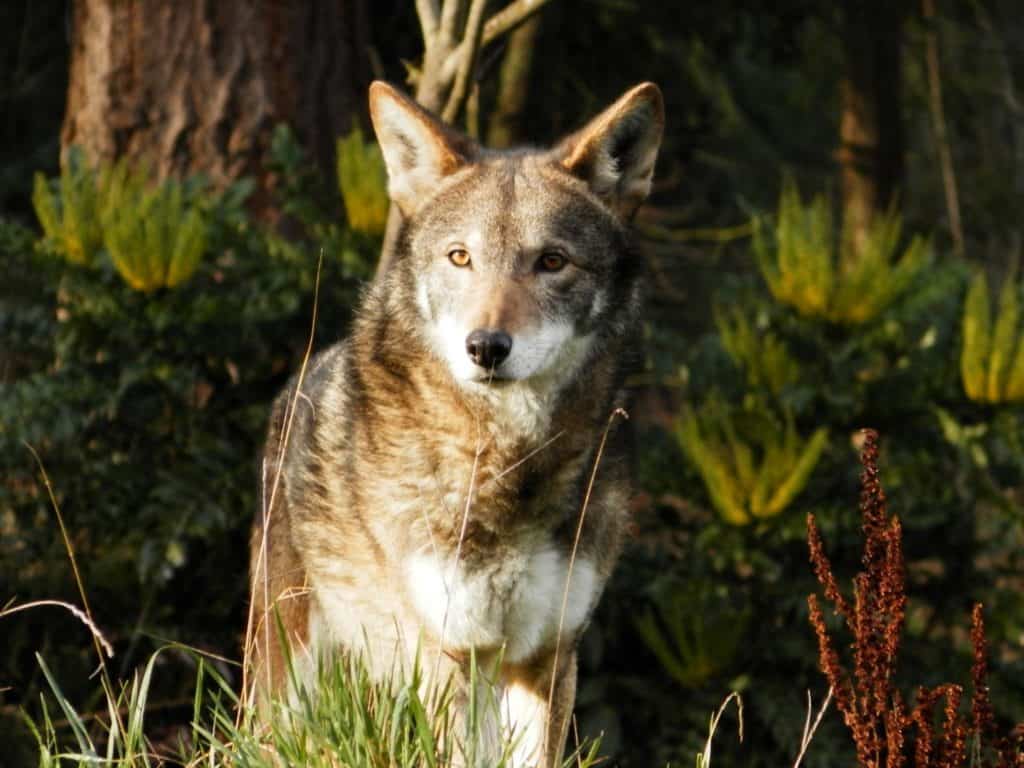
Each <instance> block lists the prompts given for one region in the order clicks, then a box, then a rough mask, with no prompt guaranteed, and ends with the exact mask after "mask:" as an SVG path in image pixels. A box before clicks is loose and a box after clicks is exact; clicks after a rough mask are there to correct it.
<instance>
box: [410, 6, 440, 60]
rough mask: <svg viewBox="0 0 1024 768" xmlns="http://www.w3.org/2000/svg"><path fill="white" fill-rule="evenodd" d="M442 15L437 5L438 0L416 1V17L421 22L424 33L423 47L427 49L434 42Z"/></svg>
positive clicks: (421, 29)
mask: <svg viewBox="0 0 1024 768" xmlns="http://www.w3.org/2000/svg"><path fill="white" fill-rule="evenodd" d="M440 14H441V9H440V8H439V7H438V5H437V0H416V15H417V16H418V17H419V20H420V31H421V32H422V33H423V45H424V47H426V48H429V47H430V46H431V45H432V44H433V42H434V35H436V34H437V23H438V18H439V16H440Z"/></svg>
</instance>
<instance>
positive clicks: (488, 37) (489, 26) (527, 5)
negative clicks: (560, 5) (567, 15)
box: [441, 0, 550, 83]
mask: <svg viewBox="0 0 1024 768" xmlns="http://www.w3.org/2000/svg"><path fill="white" fill-rule="evenodd" d="M548 2H550V0H515V2H511V3H509V4H508V5H506V6H505V7H504V8H502V9H501V10H500V11H498V12H497V13H495V14H494V15H493V16H491V18H489V19H488V20H487V22H486V23H485V24H484V30H483V35H482V37H481V39H480V47H481V48H486V47H487V46H488V45H490V44H491V43H493V42H494V41H495V40H497V39H498V38H499V37H501V36H502V35H504V34H505V33H506V32H511V31H512V30H513V29H515V28H516V27H518V26H519V25H520V24H522V23H523V22H524V21H526V20H527V19H529V18H530V17H531V16H532V15H533V14H535V13H536V12H537V11H539V10H540V9H541V8H543V7H544V6H545V5H547V4H548ZM464 45H465V42H463V43H460V44H459V47H458V48H456V49H455V50H454V51H452V52H451V53H450V54H449V55H448V57H447V58H446V59H445V60H444V66H443V67H442V69H441V81H442V82H445V83H448V82H451V80H452V78H454V77H455V72H456V71H457V70H458V68H459V62H460V61H461V60H462V56H463V46H464Z"/></svg>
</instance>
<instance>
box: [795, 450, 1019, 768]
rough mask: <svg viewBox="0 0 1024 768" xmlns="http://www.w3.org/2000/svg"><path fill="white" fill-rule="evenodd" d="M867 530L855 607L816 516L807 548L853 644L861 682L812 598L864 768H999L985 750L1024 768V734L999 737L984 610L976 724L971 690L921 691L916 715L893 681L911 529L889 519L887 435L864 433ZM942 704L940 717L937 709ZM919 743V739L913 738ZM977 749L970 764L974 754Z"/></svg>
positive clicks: (822, 648)
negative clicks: (906, 536) (882, 444)
mask: <svg viewBox="0 0 1024 768" xmlns="http://www.w3.org/2000/svg"><path fill="white" fill-rule="evenodd" d="M861 463H862V464H863V466H864V470H863V472H862V473H861V497H860V511H861V529H862V530H863V532H864V554H863V557H862V560H861V564H862V567H863V570H862V571H861V572H860V573H858V574H857V575H856V576H855V577H854V580H853V583H854V598H853V604H852V606H851V604H850V602H849V600H848V599H847V598H846V597H845V596H844V595H843V594H842V592H841V591H840V589H839V584H838V581H837V580H836V577H835V574H834V572H833V570H832V564H831V563H830V562H829V560H828V557H827V556H826V555H825V550H824V545H823V544H822V541H821V535H820V533H819V531H818V527H817V524H816V522H815V520H814V516H813V515H809V516H808V518H807V528H808V536H807V538H808V548H809V550H810V559H811V564H812V566H813V568H814V572H815V575H816V576H817V578H818V581H819V582H820V583H821V585H822V588H823V590H824V594H825V599H826V600H828V601H829V602H830V603H831V604H832V606H833V608H834V610H835V611H836V613H837V614H839V615H840V616H842V617H843V619H844V620H845V623H846V626H847V628H848V629H849V631H850V633H851V634H852V635H853V645H852V648H853V673H852V674H851V673H850V672H848V671H847V669H845V668H844V667H843V664H842V661H841V659H840V657H839V653H838V652H837V651H836V647H835V645H834V642H833V639H832V637H831V635H830V634H829V630H828V627H827V625H826V623H825V616H824V613H823V612H822V609H821V607H820V606H819V604H818V597H817V595H813V594H812V595H810V596H808V598H807V603H808V607H809V608H810V621H811V626H812V627H813V628H814V631H815V634H816V635H817V638H818V650H819V663H820V665H821V669H822V672H823V673H824V674H825V677H826V678H827V679H828V682H829V684H830V685H831V686H832V688H833V690H834V691H835V699H836V706H837V707H838V709H839V711H840V712H842V714H843V720H844V721H845V722H846V725H847V727H848V728H849V729H850V735H851V736H852V737H853V741H854V745H855V746H856V749H857V762H858V764H859V765H860V766H861V768H882V766H885V768H903V766H906V765H909V766H912V768H963V767H964V766H967V765H971V766H972V768H974V767H975V766H977V767H978V768H991V766H992V765H993V763H992V761H991V759H990V758H989V757H987V756H986V754H985V752H984V750H983V749H982V748H983V747H987V749H988V752H991V753H994V754H995V755H996V757H997V759H998V762H997V763H996V766H997V768H1024V752H1022V746H1024V724H1022V725H1018V726H1017V728H1016V729H1014V730H1013V731H1012V732H1011V733H1010V734H1009V735H1008V736H1006V737H1002V738H1001V737H999V736H998V731H997V728H996V726H995V716H994V714H993V711H992V705H991V702H990V700H989V689H988V682H987V680H988V664H987V661H986V649H985V645H986V641H985V625H984V621H983V619H982V610H981V605H980V604H978V605H976V606H975V607H974V612H973V616H972V624H971V643H972V647H973V650H974V665H973V667H972V675H971V677H972V683H973V687H974V692H973V696H972V697H971V718H970V720H968V719H967V718H966V717H965V716H964V715H963V714H961V712H960V709H961V707H960V705H961V702H962V699H963V688H962V687H961V686H959V685H955V684H953V683H946V684H943V685H939V686H936V687H935V688H931V689H929V688H924V687H922V688H920V689H919V690H918V692H917V701H916V705H915V706H914V708H913V709H912V710H909V711H908V708H907V706H906V705H905V704H904V701H903V698H902V696H901V695H900V692H899V690H897V688H896V685H895V682H894V680H893V677H894V673H895V670H896V658H897V655H898V653H899V648H900V641H901V638H902V634H903V621H904V615H905V612H906V604H907V596H906V582H905V578H904V564H903V547H902V529H901V527H900V521H899V518H898V517H896V516H893V517H891V518H890V517H889V514H888V511H887V508H886V499H885V492H884V491H883V490H882V486H881V483H880V481H879V475H878V434H877V433H876V432H874V431H872V430H865V432H864V446H863V449H862V452H861ZM940 702H943V706H942V710H941V715H938V716H937V712H936V710H937V706H938V704H939V703H940ZM911 736H912V737H913V738H911ZM972 740H974V743H975V744H976V745H977V749H976V752H975V757H976V759H972V760H969V758H968V749H967V747H968V744H969V743H970V742H971V741H972Z"/></svg>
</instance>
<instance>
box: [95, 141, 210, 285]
mask: <svg viewBox="0 0 1024 768" xmlns="http://www.w3.org/2000/svg"><path fill="white" fill-rule="evenodd" d="M104 187H105V188H104V195H103V206H102V211H101V219H102V225H103V242H104V244H105V245H106V247H107V251H108V252H109V253H110V258H111V260H112V261H113V262H114V267H115V268H116V269H117V271H118V272H119V273H120V275H121V277H123V278H124V280H125V282H127V283H128V285H130V286H131V287H132V288H134V289H135V290H137V291H144V292H146V293H149V292H151V291H155V290H157V289H159V288H173V287H174V286H176V285H179V284H181V283H183V282H184V281H185V280H187V279H188V278H189V277H191V276H192V274H193V273H194V272H195V271H196V267H197V266H198V265H199V259H200V257H201V256H202V254H203V250H204V249H205V248H206V223H205V221H204V220H203V215H202V213H201V211H200V210H199V209H198V207H197V206H195V205H194V204H191V203H190V202H189V201H188V200H186V195H185V190H184V189H183V187H182V185H181V183H179V182H177V181H173V180H171V181H166V182H164V183H163V184H160V185H158V186H153V185H151V184H150V182H149V172H148V169H147V168H146V167H145V166H136V167H131V166H129V165H128V164H127V163H125V162H124V161H122V162H120V163H118V164H117V165H116V166H114V168H113V169H112V170H111V171H110V173H109V175H108V179H107V182H106V184H105V185H104Z"/></svg>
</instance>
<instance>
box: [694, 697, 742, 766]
mask: <svg viewBox="0 0 1024 768" xmlns="http://www.w3.org/2000/svg"><path fill="white" fill-rule="evenodd" d="M730 701H735V702H736V716H737V717H738V718H739V720H740V742H741V743H742V742H743V699H742V697H741V696H740V695H739V694H738V693H736V692H735V691H733V692H732V693H730V694H729V695H728V696H726V697H725V701H723V702H722V704H721V706H720V707H719V708H718V711H717V712H715V714H713V715H712V716H711V725H710V727H709V728H708V740H707V741H706V742H705V743H704V751H703V752H702V753H701V754H700V762H699V764H700V766H701V768H710V766H711V740H712V739H713V738H714V737H715V731H717V730H718V721H719V720H721V719H722V715H724V714H725V708H726V707H727V706H729V702H730Z"/></svg>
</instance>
